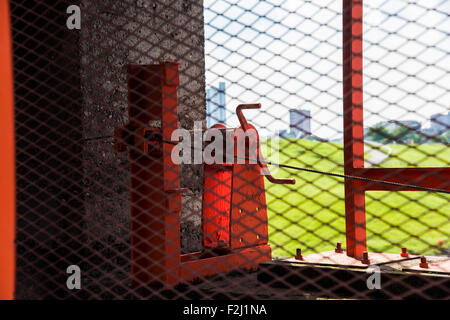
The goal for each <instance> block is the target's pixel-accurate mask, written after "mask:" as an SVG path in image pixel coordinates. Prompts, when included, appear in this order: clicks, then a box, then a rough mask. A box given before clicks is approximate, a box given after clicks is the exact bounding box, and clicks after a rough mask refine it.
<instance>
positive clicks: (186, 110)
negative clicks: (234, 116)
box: [80, 0, 206, 251]
mask: <svg viewBox="0 0 450 320" xmlns="http://www.w3.org/2000/svg"><path fill="white" fill-rule="evenodd" d="M81 12H82V27H81V31H80V50H81V54H80V55H81V71H80V76H81V92H82V98H83V99H82V101H83V102H82V124H83V137H84V139H87V140H86V142H85V144H84V149H83V173H84V180H83V181H84V196H85V198H84V199H85V210H86V212H85V221H86V223H85V227H86V234H87V236H88V238H89V239H90V241H92V242H94V243H95V242H98V241H108V242H109V243H116V242H119V243H123V242H124V241H125V240H126V241H128V240H127V237H128V235H129V215H130V213H129V212H130V210H129V202H128V197H129V192H128V189H127V188H128V186H129V175H128V173H129V167H128V159H127V155H126V154H118V153H116V152H114V150H113V148H112V140H111V139H107V138H106V139H94V140H90V139H91V138H95V137H107V136H111V135H112V134H113V131H114V128H116V127H119V126H122V125H123V124H125V123H126V122H127V86H126V71H125V68H124V67H125V66H126V65H127V64H130V63H134V64H154V63H158V62H160V61H163V60H168V61H178V62H180V63H181V65H180V81H181V84H180V87H179V88H180V89H179V118H180V127H181V128H186V129H192V128H193V123H194V121H203V122H205V113H206V111H205V110H206V108H205V67H204V65H205V64H204V33H203V1H202V0H170V1H169V0H158V1H153V0H123V1H105V0H81ZM204 126H205V124H204ZM181 176H182V181H181V184H182V187H187V188H189V191H188V192H187V193H185V194H184V195H183V205H184V210H183V212H182V227H181V228H182V234H183V236H182V246H183V249H184V251H193V250H196V249H199V248H200V244H201V241H200V212H201V192H202V190H201V186H202V181H203V177H202V166H198V165H197V166H183V167H182V168H181Z"/></svg>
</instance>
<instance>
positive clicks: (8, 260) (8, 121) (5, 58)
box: [0, 0, 16, 300]
mask: <svg viewBox="0 0 450 320" xmlns="http://www.w3.org/2000/svg"><path fill="white" fill-rule="evenodd" d="M11 48H12V47H11V26H10V17H9V1H7V0H2V1H0V79H1V81H0V83H1V86H0V103H1V107H0V127H1V128H2V133H1V135H0V148H1V150H2V153H3V154H2V157H1V158H0V194H1V197H2V198H1V203H2V207H1V210H0V299H1V300H11V299H14V283H15V246H14V237H15V219H16V216H15V215H16V213H15V207H16V206H15V174H14V172H15V169H14V157H15V156H14V98H13V72H12V70H13V68H12V52H11Z"/></svg>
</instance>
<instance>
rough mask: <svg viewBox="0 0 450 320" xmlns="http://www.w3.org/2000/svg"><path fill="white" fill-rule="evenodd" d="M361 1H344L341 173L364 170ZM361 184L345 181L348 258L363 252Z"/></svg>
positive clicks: (364, 247) (363, 206)
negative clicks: (342, 171)
mask: <svg viewBox="0 0 450 320" xmlns="http://www.w3.org/2000/svg"><path fill="white" fill-rule="evenodd" d="M362 6H363V3H362V0H344V1H343V89H344V97H343V98H344V171H345V174H347V175H353V174H354V170H355V168H363V167H364V126H363V93H362V86H363V84H362V82H363V81H362V75H363V73H362V72H363V70H362V67H363V59H362V50H363V44H362V29H363V27H362V14H363V8H362ZM362 185H363V184H362V183H361V182H360V181H355V180H350V179H346V180H345V219H346V240H347V254H348V255H349V256H351V257H355V258H362V256H363V252H364V251H366V250H367V249H366V217H365V194H364V190H363V188H362Z"/></svg>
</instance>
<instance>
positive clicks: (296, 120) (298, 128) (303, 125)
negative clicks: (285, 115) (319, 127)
mask: <svg viewBox="0 0 450 320" xmlns="http://www.w3.org/2000/svg"><path fill="white" fill-rule="evenodd" d="M289 123H290V125H289V126H290V129H291V130H290V131H291V132H292V133H293V134H294V137H295V138H305V137H307V136H310V135H311V111H309V110H302V109H292V110H289Z"/></svg>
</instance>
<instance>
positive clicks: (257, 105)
mask: <svg viewBox="0 0 450 320" xmlns="http://www.w3.org/2000/svg"><path fill="white" fill-rule="evenodd" d="M244 109H261V104H260V103H254V104H240V105H238V106H237V108H236V114H237V117H238V119H239V123H240V124H241V127H242V129H243V130H244V131H247V130H248V129H253V126H252V125H251V124H249V123H248V122H247V119H245V116H244V114H243V113H242V110H244ZM257 146H258V164H259V166H260V167H261V169H262V172H263V174H264V175H265V176H266V178H267V180H269V181H270V182H271V183H275V184H295V179H277V178H275V177H273V176H272V175H271V174H270V170H269V167H267V164H266V163H265V162H266V161H265V160H264V157H263V155H262V153H261V150H260V148H259V136H258V141H257Z"/></svg>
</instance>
